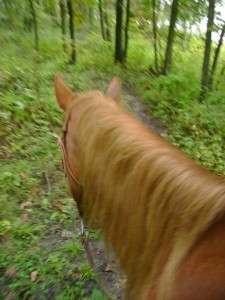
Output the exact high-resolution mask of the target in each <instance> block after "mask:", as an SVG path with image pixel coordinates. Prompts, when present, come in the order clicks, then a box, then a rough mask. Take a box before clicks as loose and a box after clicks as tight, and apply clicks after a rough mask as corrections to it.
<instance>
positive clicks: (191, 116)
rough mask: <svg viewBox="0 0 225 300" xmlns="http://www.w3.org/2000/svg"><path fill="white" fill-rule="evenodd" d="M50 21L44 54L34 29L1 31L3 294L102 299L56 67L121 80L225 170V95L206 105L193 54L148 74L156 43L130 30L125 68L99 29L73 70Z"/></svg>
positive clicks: (192, 149)
mask: <svg viewBox="0 0 225 300" xmlns="http://www.w3.org/2000/svg"><path fill="white" fill-rule="evenodd" d="M48 26H49V27H48ZM52 26H53V25H49V24H47V25H45V28H44V31H43V32H42V34H41V45H40V52H39V54H37V53H36V52H35V51H34V50H33V48H32V47H33V46H32V45H33V36H32V35H31V34H30V33H26V34H24V32H20V31H19V30H17V31H10V29H8V30H6V29H0V30H1V31H0V42H1V45H2V48H1V52H2V53H1V55H0V66H1V67H0V96H1V101H0V105H1V110H0V139H1V145H0V160H1V162H0V163H1V172H0V183H1V187H0V189H1V195H0V242H1V243H0V298H1V299H4V298H5V297H6V296H8V297H11V298H10V299H58V300H59V299H92V300H94V299H95V300H97V299H104V297H103V295H102V293H101V292H100V291H99V288H98V285H97V283H96V278H95V275H94V273H93V271H92V270H91V269H90V268H89V267H88V264H87V261H86V260H85V258H84V253H83V248H82V245H81V243H80V236H79V231H78V230H77V226H76V224H77V220H78V214H77V211H76V208H75V205H74V202H73V200H72V199H71V198H70V196H69V192H68V190H67V188H66V186H67V183H66V180H65V179H64V175H63V173H62V168H61V153H60V149H59V146H58V145H57V139H58V137H59V135H60V134H61V130H60V127H61V125H62V114H61V112H60V111H59V110H58V108H57V105H56V102H55V99H54V91H53V78H54V75H55V73H57V72H58V71H60V72H61V73H63V75H64V76H63V77H64V79H65V81H66V82H67V83H68V84H69V85H70V87H71V88H72V89H74V90H75V89H77V90H86V89H92V88H99V89H101V90H103V91H104V90H105V89H106V87H107V84H108V83H109V81H110V79H111V78H112V76H115V75H116V76H119V77H121V78H122V81H123V83H124V85H126V87H127V88H129V89H130V90H131V91H132V92H135V93H136V95H138V96H139V98H140V99H142V100H143V102H145V103H146V105H147V106H148V107H149V110H150V111H151V113H152V114H153V115H154V116H156V117H158V118H159V119H160V120H161V122H162V123H163V124H164V126H165V128H166V129H167V131H168V133H169V139H170V140H171V141H172V143H174V144H175V145H177V146H178V145H179V147H181V148H182V149H183V150H184V151H185V152H186V153H187V154H188V155H189V156H191V157H193V158H194V159H196V160H197V161H198V162H199V163H200V164H202V165H204V166H205V167H206V168H208V169H210V170H211V171H213V172H215V173H217V174H219V175H222V176H223V175H225V170H224V169H225V168H224V164H225V162H224V151H225V149H224V140H225V131H224V115H225V111H224V110H225V103H224V98H225V97H224V95H225V92H224V90H223V91H222V92H217V93H214V94H211V95H209V96H208V97H207V98H206V100H205V102H204V103H200V102H199V101H198V100H197V97H198V93H199V89H198V85H199V74H200V64H199V66H198V65H197V64H195V62H194V61H189V60H188V58H187V57H186V56H185V57H176V61H175V66H174V69H173V70H172V73H171V75H169V76H167V77H164V76H160V77H158V78H151V77H150V75H149V74H148V73H147V72H146V71H143V70H146V69H147V68H148V67H149V64H150V63H151V57H150V56H149V53H148V51H149V50H148V49H149V44H148V43H146V42H145V41H143V39H142V40H141V41H140V42H139V41H138V39H139V38H140V39H141V37H138V38H137V37H135V36H134V37H133V36H132V34H131V37H130V52H129V57H128V64H127V67H126V69H123V68H121V67H119V66H115V65H114V62H113V51H112V48H111V47H110V45H108V44H106V43H103V42H101V41H100V38H99V37H97V38H96V34H94V33H93V34H90V35H89V36H88V37H87V39H86V40H84V38H83V36H84V34H82V33H81V34H82V41H79V42H78V49H77V52H78V63H77V64H76V65H75V66H70V65H68V64H67V57H66V56H65V55H64V54H63V53H62V50H61V39H60V32H59V29H58V28H56V27H54V28H53V29H52ZM22 36H23V38H21V37H22ZM78 40H79V39H78ZM140 45H141V47H140ZM196 55H197V54H196ZM143 57H144V58H145V61H143ZM179 62H182V63H183V69H182V71H181V69H180V68H179ZM189 65H191V66H192V69H191V70H190V69H189ZM193 68H194V70H193Z"/></svg>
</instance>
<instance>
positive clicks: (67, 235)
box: [62, 230, 75, 239]
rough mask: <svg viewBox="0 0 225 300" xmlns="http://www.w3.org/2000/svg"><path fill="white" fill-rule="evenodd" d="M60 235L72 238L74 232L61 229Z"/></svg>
mask: <svg viewBox="0 0 225 300" xmlns="http://www.w3.org/2000/svg"><path fill="white" fill-rule="evenodd" d="M62 237H63V238H68V239H73V238H74V237H75V234H74V232H73V231H67V230H63V232H62Z"/></svg>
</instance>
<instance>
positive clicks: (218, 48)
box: [209, 24, 225, 89]
mask: <svg viewBox="0 0 225 300" xmlns="http://www.w3.org/2000/svg"><path fill="white" fill-rule="evenodd" d="M224 33H225V24H224V25H223V27H222V31H221V34H220V39H219V42H218V45H217V48H216V51H215V55H214V59H213V64H212V69H211V72H210V76H209V88H210V89H212V86H213V80H214V75H215V71H216V65H217V61H218V57H219V54H220V49H221V46H222V44H223V37H224Z"/></svg>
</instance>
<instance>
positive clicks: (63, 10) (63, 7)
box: [59, 0, 67, 53]
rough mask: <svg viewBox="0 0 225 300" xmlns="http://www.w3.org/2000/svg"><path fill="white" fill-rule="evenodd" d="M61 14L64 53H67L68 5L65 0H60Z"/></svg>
mask: <svg viewBox="0 0 225 300" xmlns="http://www.w3.org/2000/svg"><path fill="white" fill-rule="evenodd" d="M59 4H60V12H61V29H62V42H63V51H64V52H65V53H66V52H67V47H66V5H65V1H64V0H60V3H59Z"/></svg>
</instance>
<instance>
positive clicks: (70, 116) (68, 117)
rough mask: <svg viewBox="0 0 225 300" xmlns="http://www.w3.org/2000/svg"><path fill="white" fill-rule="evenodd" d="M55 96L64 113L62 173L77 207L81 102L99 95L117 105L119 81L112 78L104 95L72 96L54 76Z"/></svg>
mask: <svg viewBox="0 0 225 300" xmlns="http://www.w3.org/2000/svg"><path fill="white" fill-rule="evenodd" d="M55 95H56V99H57V102H58V105H59V106H60V108H61V109H62V110H63V111H64V126H63V137H62V138H61V139H60V144H61V147H62V152H63V164H64V171H65V174H66V175H67V177H68V181H69V186H70V190H71V192H72V195H73V197H74V199H75V200H76V201H77V203H78V206H79V203H80V200H81V197H82V183H81V182H80V180H79V158H78V155H77V151H78V150H77V148H78V147H79V145H77V138H76V135H77V134H79V132H76V120H77V119H78V117H79V114H80V112H81V110H82V102H83V103H84V102H86V100H87V101H88V100H89V99H90V100H91V98H92V95H93V97H96V95H100V96H99V97H101V99H103V101H107V100H109V98H110V99H112V100H114V101H116V102H117V103H118V102H120V99H121V84H120V80H119V79H118V78H116V77H114V78H113V79H112V81H111V83H110V85H109V87H108V89H107V92H106V94H105V95H103V94H101V93H100V92H96V91H93V92H86V93H83V94H79V95H74V94H73V92H72V91H71V90H70V89H69V88H68V87H67V86H66V84H65V83H64V81H63V80H62V78H61V76H60V75H59V74H57V75H56V76H55ZM104 98H105V99H104ZM87 138H89V137H87Z"/></svg>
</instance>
